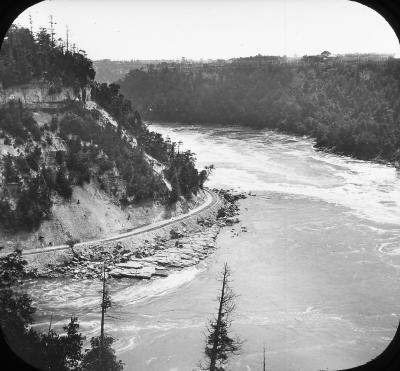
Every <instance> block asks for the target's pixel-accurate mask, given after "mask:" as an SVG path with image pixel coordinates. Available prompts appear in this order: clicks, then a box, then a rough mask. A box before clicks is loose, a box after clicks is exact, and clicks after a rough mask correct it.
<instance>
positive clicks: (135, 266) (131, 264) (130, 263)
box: [115, 260, 143, 269]
mask: <svg viewBox="0 0 400 371" xmlns="http://www.w3.org/2000/svg"><path fill="white" fill-rule="evenodd" d="M115 266H116V267H118V268H128V269H130V268H133V269H140V268H143V264H141V263H139V262H137V261H132V260H131V261H128V262H126V263H120V264H115Z"/></svg>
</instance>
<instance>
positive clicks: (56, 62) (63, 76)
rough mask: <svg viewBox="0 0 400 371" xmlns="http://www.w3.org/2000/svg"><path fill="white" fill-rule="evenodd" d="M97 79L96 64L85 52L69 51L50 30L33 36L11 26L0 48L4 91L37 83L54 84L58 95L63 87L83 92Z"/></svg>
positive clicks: (0, 78) (44, 30)
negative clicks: (12, 87)
mask: <svg viewBox="0 0 400 371" xmlns="http://www.w3.org/2000/svg"><path fill="white" fill-rule="evenodd" d="M94 77H95V70H94V68H93V63H92V61H91V60H90V59H88V58H87V57H86V54H85V52H84V51H82V50H76V49H75V47H73V48H71V47H70V46H69V47H68V48H67V44H66V42H65V41H63V40H62V39H55V37H54V32H53V30H51V29H50V30H48V29H46V28H43V27H42V28H40V30H39V32H37V33H33V32H31V31H30V30H29V29H27V28H23V27H18V26H16V25H12V26H11V27H10V29H9V30H8V32H7V35H6V37H5V39H4V41H3V43H2V45H1V49H0V82H1V83H2V85H3V87H4V88H7V87H10V86H15V85H21V84H26V83H29V82H31V81H32V80H34V79H36V80H43V81H47V82H49V83H52V84H53V89H54V92H56V90H57V89H59V88H60V87H61V86H71V87H75V88H76V89H79V88H82V87H84V86H86V85H87V84H88V83H89V82H91V81H93V79H94Z"/></svg>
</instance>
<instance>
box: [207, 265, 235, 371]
mask: <svg viewBox="0 0 400 371" xmlns="http://www.w3.org/2000/svg"><path fill="white" fill-rule="evenodd" d="M230 277H231V272H230V269H229V267H228V264H227V263H225V265H224V269H223V271H222V273H221V277H220V279H219V281H220V282H221V284H222V287H221V294H220V296H219V297H218V314H217V316H216V318H214V319H213V320H211V321H210V324H209V326H208V328H207V330H208V333H209V334H208V336H207V339H206V347H205V352H204V353H205V356H206V359H207V360H206V364H201V369H202V370H209V371H222V370H224V365H225V364H226V363H227V362H228V357H229V355H231V354H234V355H237V354H238V353H239V351H240V348H241V344H242V342H241V340H240V339H239V338H238V337H236V338H232V337H231V336H230V335H229V329H230V327H231V323H232V319H231V315H232V312H233V311H234V309H235V303H234V300H235V298H236V295H235V294H234V292H233V291H232V289H231V287H230V282H231V280H230Z"/></svg>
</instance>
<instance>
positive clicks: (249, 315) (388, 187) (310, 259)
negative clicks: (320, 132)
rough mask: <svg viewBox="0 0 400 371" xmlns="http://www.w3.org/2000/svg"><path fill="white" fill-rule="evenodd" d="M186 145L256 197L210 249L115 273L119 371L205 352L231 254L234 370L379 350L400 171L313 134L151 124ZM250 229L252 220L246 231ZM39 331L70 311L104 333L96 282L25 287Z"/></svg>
mask: <svg viewBox="0 0 400 371" xmlns="http://www.w3.org/2000/svg"><path fill="white" fill-rule="evenodd" d="M151 129H153V130H155V131H159V132H161V133H162V134H163V135H164V136H167V135H169V136H170V137H171V139H172V140H174V141H179V140H181V141H182V142H183V145H182V147H181V148H182V149H191V150H192V151H193V152H195V153H196V154H197V160H198V165H199V167H203V166H205V165H208V164H214V166H215V171H214V172H213V174H212V176H211V178H210V180H209V182H208V186H209V187H210V188H213V187H218V188H233V189H236V190H240V191H246V192H251V194H252V195H250V196H248V197H247V199H245V200H241V201H240V208H241V212H240V220H241V222H240V223H239V224H236V225H235V226H234V227H226V228H223V229H222V231H221V233H220V235H219V236H218V239H217V246H218V249H217V250H216V252H215V253H214V254H213V255H212V256H210V257H209V258H207V259H206V260H205V261H203V262H202V263H200V264H199V265H198V266H196V267H194V268H189V269H186V270H182V271H180V272H176V273H174V274H172V275H170V276H169V277H167V278H162V279H161V278H160V279H157V280H152V281H146V282H144V281H143V282H138V283H135V284H133V283H132V281H129V280H122V281H118V280H110V281H109V285H110V289H111V294H112V299H113V301H114V307H113V308H112V309H111V310H110V312H109V313H108V318H107V319H106V332H107V333H108V334H110V335H112V336H114V337H115V338H117V339H118V340H117V341H116V343H115V344H114V345H115V349H116V350H117V356H118V358H119V359H122V360H123V361H124V362H125V368H124V369H125V370H128V371H129V370H132V371H133V370H141V371H150V370H154V371H156V370H157V371H164V370H165V371H167V370H169V371H186V370H193V369H194V368H195V367H196V366H197V365H198V363H199V361H201V360H202V355H203V353H202V352H203V349H204V332H205V328H206V324H207V320H208V319H209V318H211V317H212V315H213V314H214V313H215V312H216V306H217V303H216V296H217V292H218V289H219V284H218V282H217V280H216V277H217V276H218V272H220V271H221V269H222V266H223V264H224V262H228V264H229V266H230V267H231V270H232V278H233V282H232V287H233V289H234V291H235V292H236V294H238V297H237V299H236V312H235V315H234V317H233V319H234V321H233V324H232V328H231V331H232V334H236V335H238V336H239V337H240V338H241V339H242V340H243V341H244V342H243V345H242V351H241V355H240V356H237V357H233V358H232V360H231V362H230V364H229V367H228V369H229V370H233V371H236V370H260V369H261V365H262V349H263V345H264V344H265V347H266V354H267V366H268V369H273V370H277V371H279V370H320V369H329V370H334V369H337V368H347V367H352V366H356V365H358V364H361V363H365V362H366V361H368V360H370V359H371V358H373V357H375V356H376V355H378V354H379V353H380V352H382V350H383V349H384V348H385V347H386V346H387V344H388V343H389V342H390V340H391V339H392V337H393V335H394V333H395V331H396V327H397V324H398V322H399V319H400V285H399V278H400V207H399V206H400V205H399V204H400V176H399V173H398V172H396V170H395V169H394V168H393V167H390V166H385V165H381V164H374V163H369V162H364V161H358V160H354V159H350V158H346V157H340V156H336V155H332V154H327V153H324V152H318V151H316V150H314V149H313V142H312V140H310V139H307V138H296V137H292V136H288V135H282V134H277V133H274V132H271V131H267V130H250V129H244V128H239V127H228V128H220V127H204V126H203V127H202V126H181V125H177V124H174V125H172V124H171V125H160V124H153V125H151ZM242 227H246V228H247V232H245V231H244V230H243V229H242ZM28 290H29V292H30V293H31V294H32V296H33V298H34V304H35V305H36V306H37V307H38V313H37V315H36V318H35V319H36V326H37V327H39V328H46V327H47V326H48V321H49V318H50V313H51V312H54V319H53V323H54V325H55V328H56V329H61V326H62V325H63V324H65V323H66V322H67V321H68V317H69V316H71V315H72V314H74V315H77V316H78V317H79V320H80V324H81V330H82V331H83V332H84V333H85V335H86V336H87V339H89V338H90V337H91V336H93V335H97V334H98V333H99V322H100V313H99V300H100V296H99V290H100V283H99V282H92V281H71V280H68V281H67V280H45V281H43V280H42V281H33V282H32V283H30V284H29V287H28Z"/></svg>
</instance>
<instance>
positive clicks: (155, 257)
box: [28, 189, 246, 279]
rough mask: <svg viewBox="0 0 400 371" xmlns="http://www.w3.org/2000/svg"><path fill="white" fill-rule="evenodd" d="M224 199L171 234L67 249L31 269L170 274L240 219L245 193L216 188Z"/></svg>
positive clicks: (63, 273)
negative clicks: (126, 243)
mask: <svg viewBox="0 0 400 371" xmlns="http://www.w3.org/2000/svg"><path fill="white" fill-rule="evenodd" d="M213 191H214V192H215V193H217V194H218V195H219V197H220V198H221V200H222V206H221V207H220V208H219V209H218V211H217V212H216V213H215V215H212V216H209V217H207V218H199V219H197V221H196V223H195V226H187V227H183V228H179V229H178V228H177V229H171V230H170V233H169V235H168V236H164V237H161V236H155V238H154V239H153V240H144V241H143V243H141V244H140V245H139V246H137V247H135V248H134V249H132V248H126V247H124V245H123V244H122V243H121V242H115V243H114V244H113V245H112V246H110V245H105V246H104V245H98V246H92V247H90V248H87V249H83V250H80V251H77V250H76V249H71V250H70V251H67V252H66V253H65V259H64V260H63V261H62V262H60V263H57V264H48V265H47V266H46V267H45V268H43V269H40V271H38V270H37V269H31V270H30V271H29V272H28V275H29V276H30V277H32V278H58V277H70V278H75V279H84V278H85V279H99V278H101V274H102V270H103V266H104V268H105V270H106V272H107V274H108V276H110V277H113V278H116V279H118V278H125V277H128V278H133V279H150V278H152V277H156V276H162V277H166V276H168V275H169V274H170V272H172V271H175V270H180V269H182V268H186V267H189V266H193V265H196V264H198V263H199V262H200V261H201V260H203V259H205V258H206V257H207V256H208V255H210V254H211V253H212V252H213V251H214V249H215V248H216V238H217V236H218V233H219V231H220V229H221V228H222V227H224V226H230V225H233V224H235V223H238V222H239V219H238V218H237V215H238V214H239V207H238V205H237V203H238V201H239V200H240V199H242V198H246V195H245V194H244V193H233V192H232V191H227V190H216V189H214V190H213Z"/></svg>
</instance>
